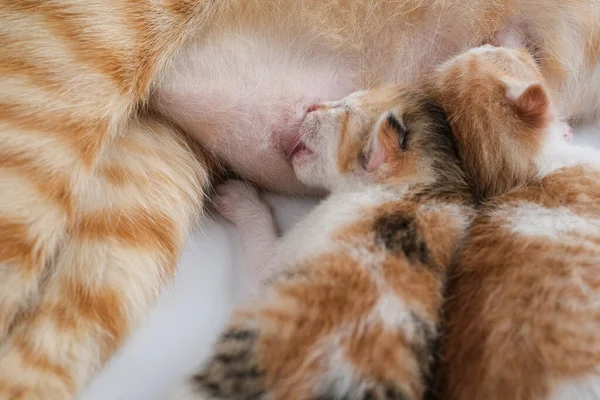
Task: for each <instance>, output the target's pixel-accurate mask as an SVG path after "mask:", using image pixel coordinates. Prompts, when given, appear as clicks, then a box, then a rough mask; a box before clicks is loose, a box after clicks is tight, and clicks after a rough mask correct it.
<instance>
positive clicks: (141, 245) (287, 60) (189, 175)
mask: <svg viewBox="0 0 600 400" xmlns="http://www.w3.org/2000/svg"><path fill="white" fill-rule="evenodd" d="M0 4H1V6H0V26H1V33H0V87H1V88H2V90H1V91H0V345H1V348H0V399H5V398H18V397H19V396H20V397H21V398H26V399H44V400H60V399H70V398H72V397H73V396H74V395H75V394H76V393H77V392H78V391H79V390H80V389H81V388H82V387H84V386H85V385H86V384H87V382H88V381H89V380H90V378H91V377H92V376H93V375H94V373H95V371H97V369H98V368H99V367H100V366H101V365H102V363H103V362H104V361H105V360H106V359H108V358H109V357H110V354H111V353H112V352H113V351H114V350H115V349H116V348H117V347H118V346H119V344H120V343H122V342H123V340H124V339H125V338H126V337H127V335H128V334H129V333H130V332H131V331H132V330H133V329H134V328H135V327H136V326H137V324H138V323H139V321H140V320H141V319H142V318H143V316H144V314H145V313H146V311H147V310H148V309H149V307H150V306H151V304H152V303H153V301H154V299H155V298H156V296H157V294H158V293H159V291H160V289H161V288H162V286H163V285H164V284H165V282H168V281H169V280H170V278H171V277H172V275H173V273H174V270H175V265H176V261H177V258H178V255H179V250H180V249H181V247H182V246H183V243H184V239H185V236H186V233H187V232H188V231H189V229H190V226H191V225H192V223H193V221H194V220H195V219H196V218H197V216H198V210H199V209H200V208H201V205H202V202H203V200H204V193H205V191H206V189H207V188H208V187H209V173H210V172H213V171H214V169H215V167H210V159H209V158H208V157H207V155H201V156H200V158H198V157H197V156H198V152H197V151H194V150H193V149H192V148H191V146H190V144H189V142H188V141H187V140H186V139H184V138H183V137H182V136H181V133H180V131H179V129H178V128H177V127H175V126H174V125H172V124H170V123H169V122H168V121H169V120H170V121H171V122H174V123H176V124H177V126H178V127H181V128H183V129H185V130H186V131H188V133H191V134H193V135H194V136H195V137H196V139H198V140H200V141H201V142H202V143H203V144H204V145H205V146H206V148H208V149H209V150H210V151H212V152H214V153H216V154H217V155H218V156H219V157H220V158H221V159H224V160H225V161H227V162H228V164H230V166H233V167H235V168H236V169H237V170H238V171H239V172H241V173H242V174H243V175H245V176H247V177H249V178H252V179H254V180H256V181H258V182H260V183H261V184H263V185H267V186H270V187H272V188H275V189H279V190H288V191H293V190H302V189H303V187H302V186H301V185H300V184H299V183H298V181H297V180H296V179H295V177H294V175H293V171H292V168H291V163H290V161H289V157H288V154H287V152H288V151H289V150H290V146H291V145H292V144H293V142H294V139H295V135H296V134H297V127H298V124H299V122H298V121H299V120H301V119H302V118H303V117H304V115H305V113H306V110H307V108H308V107H309V106H310V104H312V102H320V101H322V100H327V99H331V98H335V99H337V98H341V97H343V95H345V94H347V93H349V92H351V91H353V90H355V89H357V88H362V87H368V86H370V85H373V84H377V83H381V82H408V81H413V80H415V79H417V78H418V76H419V75H420V74H422V73H423V72H426V71H428V70H430V69H431V67H433V66H434V65H435V64H437V63H438V62H440V61H441V60H444V59H446V58H448V57H450V56H452V55H453V54H456V53H458V52H460V51H461V50H463V49H465V48H467V47H470V46H471V45H472V44H473V43H484V42H489V41H491V40H492V38H493V37H494V36H495V35H496V31H498V30H500V29H501V26H502V25H503V24H505V23H513V22H511V21H509V20H506V21H505V19H506V17H508V16H512V17H511V18H512V21H516V22H514V23H515V24H516V25H517V26H518V28H519V29H520V30H521V31H522V32H523V36H524V38H525V39H526V41H527V42H528V44H529V45H530V46H531V48H532V50H534V52H535V53H536V55H537V58H538V60H539V62H540V64H541V66H542V71H543V73H544V74H545V75H546V77H547V78H549V79H550V81H551V82H552V88H553V90H555V91H556V92H557V93H559V94H560V98H561V105H562V106H564V110H565V113H567V114H569V115H573V116H583V117H593V116H594V113H597V110H598V108H599V107H598V98H599V97H600V95H599V94H598V87H600V86H599V85H597V82H598V73H599V72H598V71H599V69H598V54H599V53H598V48H599V47H600V46H598V41H599V37H600V27H599V24H598V23H597V22H598V15H599V12H600V11H599V10H598V7H597V5H598V3H597V1H596V0H573V1H568V2H567V1H562V0H543V1H537V0H536V1H533V0H519V1H511V0H505V1H496V0H470V1H468V2H464V1H462V0H443V1H430V0H410V1H402V2H397V1H371V0H368V1H359V2H353V1H348V0H330V1H316V0H306V1H292V0H276V1H274V0H252V1H237V2H226V1H222V0H215V1H205V0H152V1H150V0H138V1H125V0H103V1H99V0H88V1H78V0H77V1H76V0H44V1H39V0H3V1H1V2H0ZM513 17H514V18H513ZM156 111H160V112H161V113H162V114H163V115H164V116H166V117H168V118H165V117H161V116H158V115H157V114H156ZM257 160H258V161H259V162H257Z"/></svg>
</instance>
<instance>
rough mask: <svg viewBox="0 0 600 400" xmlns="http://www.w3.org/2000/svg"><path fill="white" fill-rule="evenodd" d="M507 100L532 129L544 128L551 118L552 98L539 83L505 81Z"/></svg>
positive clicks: (503, 81)
mask: <svg viewBox="0 0 600 400" xmlns="http://www.w3.org/2000/svg"><path fill="white" fill-rule="evenodd" d="M502 83H503V84H504V86H505V87H506V98H507V99H508V101H509V102H510V103H511V104H512V105H513V106H515V109H516V110H517V115H518V116H519V118H520V119H521V121H522V122H523V123H524V124H525V125H527V126H529V127H531V128H540V127H542V126H544V125H545V124H546V123H547V122H548V120H549V119H550V117H551V112H550V98H549V96H548V93H547V92H546V89H544V87H543V86H542V85H541V84H540V83H539V82H518V81H514V80H511V79H503V80H502Z"/></svg>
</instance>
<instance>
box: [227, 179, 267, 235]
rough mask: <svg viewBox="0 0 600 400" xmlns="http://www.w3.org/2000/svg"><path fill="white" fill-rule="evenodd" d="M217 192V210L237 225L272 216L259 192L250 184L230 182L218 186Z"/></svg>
mask: <svg viewBox="0 0 600 400" xmlns="http://www.w3.org/2000/svg"><path fill="white" fill-rule="evenodd" d="M215 191H216V192H217V195H216V197H215V205H216V208H217V210H218V211H219V213H220V214H221V215H222V216H223V217H225V218H227V219H228V220H229V221H231V222H233V223H234V224H236V225H246V224H248V223H251V222H252V221H253V220H255V219H257V218H261V217H262V216H264V215H265V214H267V215H269V216H270V214H271V212H270V210H269V207H268V206H267V204H265V203H264V202H263V201H262V200H261V198H260V197H259V195H258V191H257V190H256V189H255V188H254V187H253V186H251V185H250V184H248V183H245V182H242V181H237V180H230V181H227V182H225V183H224V184H222V185H219V186H217V187H216V188H215Z"/></svg>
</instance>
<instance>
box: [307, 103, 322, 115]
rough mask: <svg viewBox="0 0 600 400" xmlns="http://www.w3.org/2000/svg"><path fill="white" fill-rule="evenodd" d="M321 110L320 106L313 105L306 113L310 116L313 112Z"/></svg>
mask: <svg viewBox="0 0 600 400" xmlns="http://www.w3.org/2000/svg"><path fill="white" fill-rule="evenodd" d="M319 108H321V105H320V104H313V105H311V106H310V107H308V109H307V110H306V113H307V114H309V113H311V112H313V111H317V110H318V109H319Z"/></svg>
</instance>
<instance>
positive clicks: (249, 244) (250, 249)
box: [215, 180, 277, 281]
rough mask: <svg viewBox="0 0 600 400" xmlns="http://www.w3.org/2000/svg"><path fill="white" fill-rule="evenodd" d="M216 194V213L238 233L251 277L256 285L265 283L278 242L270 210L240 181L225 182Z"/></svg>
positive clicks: (254, 191) (253, 189) (254, 190)
mask: <svg viewBox="0 0 600 400" xmlns="http://www.w3.org/2000/svg"><path fill="white" fill-rule="evenodd" d="M216 192H217V196H216V198H215V204H216V206H217V209H218V211H219V212H220V213H221V214H222V215H223V216H224V217H225V218H227V219H228V220H229V221H231V222H232V223H234V224H235V226H236V227H237V228H238V230H239V232H240V235H241V237H242V245H243V247H244V253H245V255H246V262H247V263H248V264H249V265H250V269H251V271H252V275H253V277H256V279H257V280H258V281H260V280H262V279H264V278H265V277H266V276H265V274H266V273H267V268H266V267H267V265H268V262H269V260H271V259H272V257H273V254H274V249H275V243H276V241H277V228H276V227H275V221H274V220H273V214H272V213H271V210H270V209H269V206H268V205H267V204H266V203H265V202H264V201H263V200H261V198H260V196H259V195H258V192H257V191H256V189H255V188H254V187H253V186H251V185H249V184H246V183H244V182H242V181H235V180H230V181H227V182H226V183H224V184H222V185H219V186H217V188H216Z"/></svg>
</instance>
